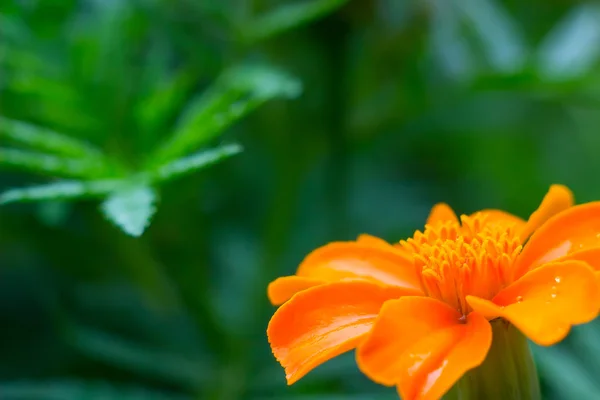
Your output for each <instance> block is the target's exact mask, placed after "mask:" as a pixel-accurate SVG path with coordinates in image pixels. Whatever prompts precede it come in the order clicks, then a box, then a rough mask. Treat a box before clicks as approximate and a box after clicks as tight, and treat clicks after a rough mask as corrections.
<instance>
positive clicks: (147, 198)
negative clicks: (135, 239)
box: [101, 185, 157, 236]
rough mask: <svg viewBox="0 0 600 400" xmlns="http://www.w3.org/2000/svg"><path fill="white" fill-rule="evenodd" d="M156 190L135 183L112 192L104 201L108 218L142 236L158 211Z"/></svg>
mask: <svg viewBox="0 0 600 400" xmlns="http://www.w3.org/2000/svg"><path fill="white" fill-rule="evenodd" d="M156 197H157V195H156V192H155V191H154V189H152V188H151V187H149V186H146V185H134V186H131V187H128V188H126V189H123V190H119V191H117V192H116V193H114V194H112V195H111V196H110V197H108V198H107V199H106V200H105V201H104V202H103V203H102V206H101V208H102V211H103V212H104V215H105V216H106V218H108V219H109V220H110V221H112V222H113V223H114V224H115V225H117V226H118V227H120V228H121V229H122V230H123V231H124V232H125V233H127V234H128V235H131V236H140V235H141V234H142V233H144V230H145V229H146V227H147V226H148V225H149V224H150V219H151V218H152V216H153V215H154V213H155V212H156V206H155V203H156Z"/></svg>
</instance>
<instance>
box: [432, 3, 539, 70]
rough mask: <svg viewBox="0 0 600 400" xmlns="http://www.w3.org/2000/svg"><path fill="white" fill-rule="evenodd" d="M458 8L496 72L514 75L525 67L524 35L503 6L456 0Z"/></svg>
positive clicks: (500, 4)
mask: <svg viewBox="0 0 600 400" xmlns="http://www.w3.org/2000/svg"><path fill="white" fill-rule="evenodd" d="M442 1H443V0H442ZM455 4H456V6H457V7H458V8H459V9H460V11H461V13H462V17H463V18H464V19H465V20H466V22H467V23H468V26H470V27H472V29H473V31H474V33H475V34H476V36H477V38H478V40H479V41H480V43H481V45H482V46H481V50H482V51H483V52H484V53H485V55H486V59H487V61H488V63H489V64H490V66H491V67H492V68H493V69H494V70H496V71H499V72H504V73H510V72H514V71H516V70H518V69H519V68H521V67H522V66H523V65H524V63H525V56H526V53H527V52H526V48H525V43H524V39H523V35H522V33H521V32H520V30H519V27H518V25H517V24H516V23H515V21H514V20H513V19H512V17H511V16H510V14H509V13H508V11H507V10H506V8H505V7H504V5H503V4H502V3H501V2H499V1H497V0H458V1H456V0H455Z"/></svg>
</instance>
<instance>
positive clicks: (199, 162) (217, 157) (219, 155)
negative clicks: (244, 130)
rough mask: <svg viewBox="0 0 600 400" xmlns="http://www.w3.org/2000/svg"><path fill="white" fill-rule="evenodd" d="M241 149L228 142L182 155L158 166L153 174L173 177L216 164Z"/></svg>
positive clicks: (160, 178)
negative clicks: (188, 154)
mask: <svg viewBox="0 0 600 400" xmlns="http://www.w3.org/2000/svg"><path fill="white" fill-rule="evenodd" d="M241 151H242V146H240V145H239V144H229V145H224V146H221V147H217V148H216V149H209V150H204V151H201V152H199V153H196V154H192V155H191V156H187V157H183V158H180V159H178V160H175V161H172V162H170V163H167V164H165V165H163V166H161V167H159V168H158V169H157V170H156V172H155V173H154V174H153V175H154V176H156V178H158V179H159V180H167V179H174V178H177V177H179V176H182V175H185V174H188V173H191V172H194V171H197V170H199V169H202V168H205V167H208V166H210V165H213V164H216V163H218V162H220V161H222V160H224V159H226V158H229V157H231V156H234V155H236V154H238V153H240V152H241Z"/></svg>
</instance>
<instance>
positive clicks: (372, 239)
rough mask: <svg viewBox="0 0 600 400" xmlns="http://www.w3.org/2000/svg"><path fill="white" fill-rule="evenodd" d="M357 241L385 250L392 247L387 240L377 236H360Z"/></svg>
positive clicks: (364, 234)
mask: <svg viewBox="0 0 600 400" xmlns="http://www.w3.org/2000/svg"><path fill="white" fill-rule="evenodd" d="M356 241H357V242H358V243H361V244H366V245H371V246H374V247H382V248H384V249H389V247H390V246H391V245H390V244H389V243H388V242H386V241H385V240H383V239H381V238H378V237H377V236H373V235H368V234H366V233H363V234H361V235H358V238H357V239H356Z"/></svg>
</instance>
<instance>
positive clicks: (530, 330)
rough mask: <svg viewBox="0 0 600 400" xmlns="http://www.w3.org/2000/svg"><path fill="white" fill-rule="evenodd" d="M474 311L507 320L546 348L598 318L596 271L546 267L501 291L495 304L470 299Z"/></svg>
mask: <svg viewBox="0 0 600 400" xmlns="http://www.w3.org/2000/svg"><path fill="white" fill-rule="evenodd" d="M467 302H468V303H469V305H470V306H471V307H472V308H473V310H474V311H476V312H478V313H481V314H482V315H485V316H486V317H488V318H494V317H503V318H505V319H507V320H508V321H510V322H511V323H512V324H513V325H515V326H516V327H517V328H519V330H520V331H521V332H523V333H524V334H525V335H526V336H527V337H529V338H530V339H531V340H533V341H534V342H536V343H537V344H539V345H542V346H549V345H552V344H554V343H557V342H559V341H561V340H562V339H563V338H564V337H565V336H566V335H567V333H568V332H569V329H570V328H571V326H572V325H578V324H582V323H585V322H589V321H591V320H592V319H594V318H595V317H596V316H597V315H598V311H599V307H600V287H599V285H598V280H597V278H596V275H595V273H594V270H593V269H592V268H591V267H590V266H588V265H587V264H586V263H584V262H582V261H563V262H553V263H549V264H545V265H542V266H541V267H539V268H536V269H534V270H532V271H529V272H528V273H527V274H525V275H523V276H522V277H521V278H520V279H519V280H518V281H516V282H514V283H513V284H511V285H510V286H508V287H507V288H505V289H503V290H502V291H500V292H499V293H498V294H497V295H496V296H495V297H494V298H493V299H492V301H489V300H484V299H480V298H477V297H473V296H467Z"/></svg>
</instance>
